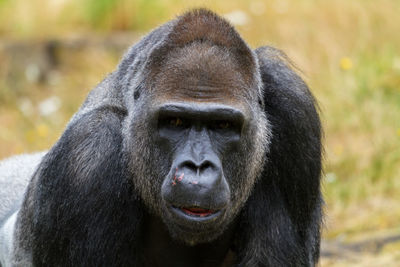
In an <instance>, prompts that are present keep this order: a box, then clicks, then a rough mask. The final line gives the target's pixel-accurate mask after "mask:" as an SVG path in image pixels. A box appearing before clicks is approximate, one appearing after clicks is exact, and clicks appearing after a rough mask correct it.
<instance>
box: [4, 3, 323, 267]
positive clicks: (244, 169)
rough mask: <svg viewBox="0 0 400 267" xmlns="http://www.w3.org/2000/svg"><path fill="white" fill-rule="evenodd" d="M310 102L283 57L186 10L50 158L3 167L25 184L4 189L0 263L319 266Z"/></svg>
mask: <svg viewBox="0 0 400 267" xmlns="http://www.w3.org/2000/svg"><path fill="white" fill-rule="evenodd" d="M316 106H317V105H316V102H315V100H314V97H313V96H312V94H311V93H310V91H309V89H308V87H307V85H306V84H305V82H304V81H303V80H302V79H301V78H300V77H299V76H298V75H297V74H296V71H295V69H294V68H293V66H292V64H291V63H290V60H288V59H287V57H286V56H285V55H284V54H283V53H282V52H280V51H279V50H277V49H274V48H271V47H260V48H258V49H256V50H252V49H250V48H249V46H248V45H247V44H246V43H245V42H244V41H243V39H242V38H241V37H240V36H239V34H238V33H237V32H236V31H235V29H234V28H233V27H232V26H231V25H230V24H229V23H228V22H227V21H225V20H224V19H223V18H221V17H219V16H218V15H216V14H214V13H213V12H211V11H208V10H205V9H196V10H192V11H189V12H186V13H185V14H183V15H181V16H179V17H177V18H176V19H174V20H172V21H170V22H167V23H166V24H164V25H162V26H160V27H158V28H157V29H155V30H153V31H152V32H151V33H150V34H148V35H147V36H145V37H144V38H143V39H142V40H141V41H139V42H138V43H137V44H136V45H134V46H133V47H131V48H130V49H129V51H128V52H127V53H126V55H125V56H124V57H123V59H122V61H121V62H120V64H119V66H118V67H117V69H116V70H115V71H114V72H112V73H111V74H109V75H108V76H107V77H106V78H105V79H104V80H103V81H102V82H101V83H100V84H99V85H98V86H97V87H96V88H94V89H93V90H92V91H91V92H90V93H89V95H88V97H87V99H86V100H85V102H84V103H83V105H82V106H81V108H80V109H79V110H78V112H77V113H76V114H75V115H74V116H73V117H72V119H71V120H70V122H69V123H68V125H67V127H66V130H65V131H64V133H63V134H62V136H61V137H60V139H59V140H58V141H57V142H56V144H55V145H54V146H53V147H52V148H51V149H50V150H49V151H48V152H47V153H44V154H35V155H25V156H22V157H21V158H19V159H18V158H17V159H16V158H14V159H10V160H8V161H6V162H3V163H2V164H1V166H0V176H1V178H0V181H1V183H2V184H6V179H8V180H9V183H10V184H11V183H14V182H15V181H14V182H13V181H12V180H13V179H14V180H18V181H20V182H19V183H20V184H21V185H23V186H20V187H18V188H19V189H16V190H11V189H10V187H11V186H4V187H2V188H1V189H0V191H1V192H2V193H1V196H2V198H3V200H1V201H8V202H7V203H8V204H7V203H6V204H5V205H3V206H1V213H0V215H1V216H2V217H1V218H0V223H1V224H2V229H1V231H2V234H1V237H0V238H1V239H0V240H1V254H0V255H1V256H0V257H1V264H2V266H3V267H5V266H315V265H316V264H317V263H318V258H319V247H320V229H321V222H322V205H323V200H322V196H321V190H320V176H321V150H322V147H321V125H320V120H319V116H318V111H317V107H316ZM16 162H22V163H20V166H19V167H13V166H15V163H16ZM6 170H7V171H6ZM11 200H12V201H11ZM4 203H5V202H4Z"/></svg>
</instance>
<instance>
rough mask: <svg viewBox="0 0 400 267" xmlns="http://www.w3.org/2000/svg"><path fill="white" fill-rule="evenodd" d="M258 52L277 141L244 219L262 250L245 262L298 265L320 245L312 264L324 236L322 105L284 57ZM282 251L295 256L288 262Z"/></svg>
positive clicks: (251, 241) (251, 239) (314, 255)
mask: <svg viewBox="0 0 400 267" xmlns="http://www.w3.org/2000/svg"><path fill="white" fill-rule="evenodd" d="M255 52H256V55H257V57H258V61H259V68H260V74H261V79H262V87H263V90H262V91H263V94H264V104H265V113H266V117H267V118H268V120H269V123H270V125H271V127H272V137H271V142H270V146H269V152H267V155H266V159H267V160H266V165H265V167H264V170H263V173H262V175H261V178H260V180H259V182H258V183H257V184H256V185H255V188H254V191H253V194H252V195H251V196H250V198H249V200H248V203H247V207H246V208H245V210H244V213H243V216H245V217H247V218H245V219H244V220H242V221H244V222H246V223H245V225H243V227H245V228H246V229H249V230H250V232H253V233H254V235H250V236H249V237H248V240H246V241H245V242H244V243H246V244H247V245H248V246H249V248H254V247H257V248H259V249H260V250H259V251H253V252H252V253H251V254H246V255H242V256H241V257H242V258H243V260H242V262H243V263H246V264H247V265H252V264H251V262H252V261H251V260H254V259H257V258H258V259H259V262H264V263H266V265H268V266H281V265H284V266H294V265H298V263H299V262H298V261H299V259H304V258H307V257H304V255H305V253H306V251H308V248H310V247H311V246H312V245H311V244H317V246H318V247H314V248H312V249H311V250H312V252H311V253H312V255H308V258H309V259H310V262H312V261H314V260H317V259H318V253H319V243H318V242H317V241H316V240H319V235H320V231H319V229H315V228H319V225H320V222H321V217H322V215H321V214H322V211H321V203H322V200H321V195H320V175H321V150H322V147H321V135H322V134H321V125H320V120H319V116H318V112H317V107H316V103H315V100H314V98H313V96H312V95H311V93H310V91H309V89H308V87H307V85H306V84H305V82H304V81H303V80H302V79H301V78H300V77H299V76H298V75H297V74H296V72H295V71H294V67H293V64H292V63H291V62H290V60H289V59H288V58H287V56H286V55H285V54H284V53H283V52H281V51H279V50H277V49H274V48H271V47H261V48H258V49H256V51H255ZM311 228H312V229H311ZM260 231H261V232H260ZM260 233H262V234H260ZM282 240H285V241H283V242H282ZM299 240H305V242H306V244H300V242H299ZM306 248H307V249H306ZM245 251H247V253H249V251H250V250H245ZM279 251H286V252H291V254H285V258H282V253H279ZM266 254H268V255H266ZM246 259H247V260H248V261H249V262H250V264H248V263H249V262H247V261H246ZM310 262H304V263H302V264H300V265H309V264H310ZM267 263H268V264H267ZM296 263H297V264H296ZM246 264H244V265H246Z"/></svg>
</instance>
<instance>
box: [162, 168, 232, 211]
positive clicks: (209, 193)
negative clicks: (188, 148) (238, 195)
mask: <svg viewBox="0 0 400 267" xmlns="http://www.w3.org/2000/svg"><path fill="white" fill-rule="evenodd" d="M173 172H174V174H172V178H171V180H170V183H169V184H164V185H165V186H166V187H167V188H164V189H167V190H166V191H164V193H165V195H164V197H165V198H166V200H167V201H168V202H169V203H170V204H171V205H173V206H176V207H181V208H193V207H194V208H204V209H212V210H219V209H222V208H224V207H225V206H226V205H227V203H228V202H229V198H230V190H229V186H228V184H227V182H226V179H225V178H224V175H223V172H222V168H221V166H220V165H219V164H218V163H216V162H213V161H211V160H204V161H202V162H200V163H196V162H194V161H192V160H184V161H182V162H181V163H179V164H177V165H176V167H175V170H173Z"/></svg>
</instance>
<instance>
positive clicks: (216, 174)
mask: <svg viewBox="0 0 400 267" xmlns="http://www.w3.org/2000/svg"><path fill="white" fill-rule="evenodd" d="M151 117H153V118H154V120H155V121H156V124H157V126H156V127H157V130H156V134H155V136H156V142H157V144H158V145H159V147H160V148H161V150H162V153H165V154H171V155H172V158H173V161H172V164H171V166H170V170H169V172H168V175H167V176H166V177H165V179H164V181H163V183H162V187H161V197H162V201H163V209H164V212H165V216H166V217H167V218H168V225H174V228H175V229H177V228H179V232H180V234H181V235H185V233H186V232H187V233H188V235H192V236H196V235H198V236H202V235H209V236H210V239H214V240H213V241H212V242H210V243H207V245H204V244H201V243H200V244H184V243H182V242H181V241H179V240H176V239H174V238H172V237H171V234H170V233H169V231H168V229H167V227H166V226H165V223H164V222H162V221H161V220H160V218H157V217H155V216H150V217H149V219H148V224H147V230H146V233H148V236H150V237H149V238H148V239H147V241H146V243H145V254H147V256H145V258H146V264H147V265H148V266H230V265H231V264H232V262H233V259H234V256H233V253H232V252H231V251H230V248H231V247H232V241H233V238H234V235H233V232H234V230H235V227H236V225H235V223H231V224H230V225H229V226H228V227H227V229H226V230H225V231H224V232H223V234H222V235H220V236H218V237H217V238H216V239H215V238H214V235H215V233H219V231H218V228H221V227H226V226H221V225H223V224H225V223H226V216H227V215H228V216H229V209H230V208H231V203H230V202H231V190H230V185H229V177H226V176H225V173H224V169H223V161H224V159H226V158H227V156H228V155H231V154H234V153H238V150H239V149H240V142H241V138H242V131H243V127H244V124H245V121H246V117H245V114H244V112H243V111H241V110H240V109H238V108H235V107H233V106H230V105H224V104H217V103H196V102H192V103H190V104H189V103H183V102H167V103H162V104H160V105H158V106H157V107H156V108H155V109H154V115H153V116H151ZM216 228H217V230H216ZM180 239H182V237H180ZM195 239H196V238H194V239H193V240H195ZM189 242H190V241H189ZM210 244H211V245H210ZM155 255H158V256H155ZM176 264H178V265H176ZM221 264H222V265H221Z"/></svg>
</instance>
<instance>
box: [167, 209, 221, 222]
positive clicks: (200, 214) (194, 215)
mask: <svg viewBox="0 0 400 267" xmlns="http://www.w3.org/2000/svg"><path fill="white" fill-rule="evenodd" d="M171 208H172V209H171V211H173V213H174V214H176V215H178V216H179V217H183V218H186V220H190V221H192V220H195V221H199V222H205V221H209V220H212V219H215V218H217V217H218V216H219V215H220V214H221V212H222V210H212V209H205V208H200V207H176V206H173V205H172V206H171Z"/></svg>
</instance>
